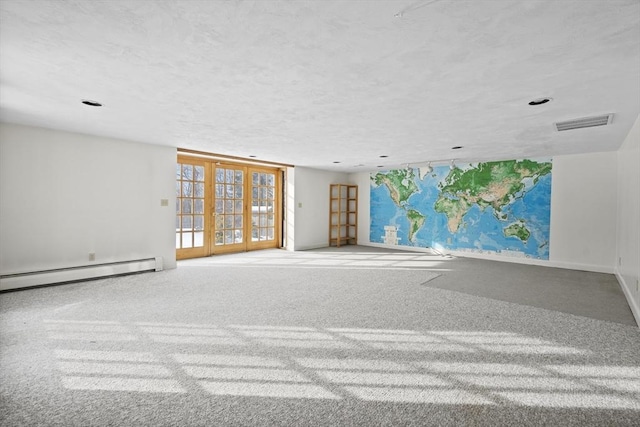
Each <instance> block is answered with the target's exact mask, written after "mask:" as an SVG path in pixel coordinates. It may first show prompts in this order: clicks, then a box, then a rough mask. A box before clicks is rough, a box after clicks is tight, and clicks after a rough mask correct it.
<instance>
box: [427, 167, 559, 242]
mask: <svg viewBox="0 0 640 427" xmlns="http://www.w3.org/2000/svg"><path fill="white" fill-rule="evenodd" d="M549 173H551V162H543V163H540V162H536V161H533V160H508V161H501V162H487V163H478V165H477V166H475V167H473V168H470V169H466V170H463V169H460V168H453V169H452V170H451V172H449V175H447V177H446V178H445V179H444V181H443V182H442V183H440V184H439V185H438V187H439V189H440V196H439V197H438V200H436V202H435V205H434V209H435V211H436V212H438V213H443V214H445V215H446V216H447V220H448V221H447V225H448V228H449V231H450V232H452V233H455V232H456V231H457V230H458V228H459V227H460V224H461V222H462V217H463V216H464V215H465V214H466V213H467V212H468V211H469V209H470V208H471V206H473V205H477V206H478V207H480V208H481V209H485V208H487V207H492V208H493V210H494V213H495V216H496V218H497V219H498V220H500V221H505V220H506V219H507V215H506V214H505V213H503V212H502V210H503V209H504V208H505V207H506V206H508V205H509V204H511V203H512V202H513V201H514V200H516V199H517V198H518V197H521V196H522V192H523V191H524V190H525V189H526V186H525V183H524V182H523V181H524V180H525V178H531V179H533V184H534V185H535V184H536V183H537V182H538V179H540V177H541V176H544V175H547V174H549ZM525 230H526V229H525ZM527 232H528V230H527Z"/></svg>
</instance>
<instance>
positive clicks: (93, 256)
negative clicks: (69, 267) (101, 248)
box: [89, 252, 96, 261]
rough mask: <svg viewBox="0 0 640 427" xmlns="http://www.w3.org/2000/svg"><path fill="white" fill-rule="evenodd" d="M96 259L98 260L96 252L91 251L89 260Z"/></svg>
mask: <svg viewBox="0 0 640 427" xmlns="http://www.w3.org/2000/svg"><path fill="white" fill-rule="evenodd" d="M95 260H96V254H95V252H89V261H95Z"/></svg>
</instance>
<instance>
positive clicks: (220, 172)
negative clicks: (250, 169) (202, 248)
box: [214, 166, 244, 246]
mask: <svg viewBox="0 0 640 427" xmlns="http://www.w3.org/2000/svg"><path fill="white" fill-rule="evenodd" d="M215 176H216V182H215V188H214V192H215V193H214V194H215V211H214V215H215V221H214V245H215V246H225V245H235V244H241V243H243V242H244V232H243V228H244V215H243V197H244V170H242V169H234V168H231V167H220V166H216V174H215Z"/></svg>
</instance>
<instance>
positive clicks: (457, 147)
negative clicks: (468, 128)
mask: <svg viewBox="0 0 640 427" xmlns="http://www.w3.org/2000/svg"><path fill="white" fill-rule="evenodd" d="M461 148H462V145H456V146H455V147H451V149H452V150H459V149H461Z"/></svg>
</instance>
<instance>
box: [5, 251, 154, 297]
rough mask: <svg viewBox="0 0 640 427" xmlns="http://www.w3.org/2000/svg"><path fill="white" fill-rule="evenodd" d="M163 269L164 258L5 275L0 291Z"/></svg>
mask: <svg viewBox="0 0 640 427" xmlns="http://www.w3.org/2000/svg"><path fill="white" fill-rule="evenodd" d="M163 268H164V266H163V259H162V257H154V258H145V259H137V260H130V261H119V262H109V263H103V264H92V265H81V266H74V267H63V268H56V269H49V270H42V271H29V272H23V273H14V274H5V275H2V276H0V291H7V290H10V289H20V288H29V287H33V286H42V285H51V284H55V283H64V282H74V281H78V280H88V279H96V278H101V277H109V276H117V275H121V274H132V273H139V272H143V271H161V270H163Z"/></svg>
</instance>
